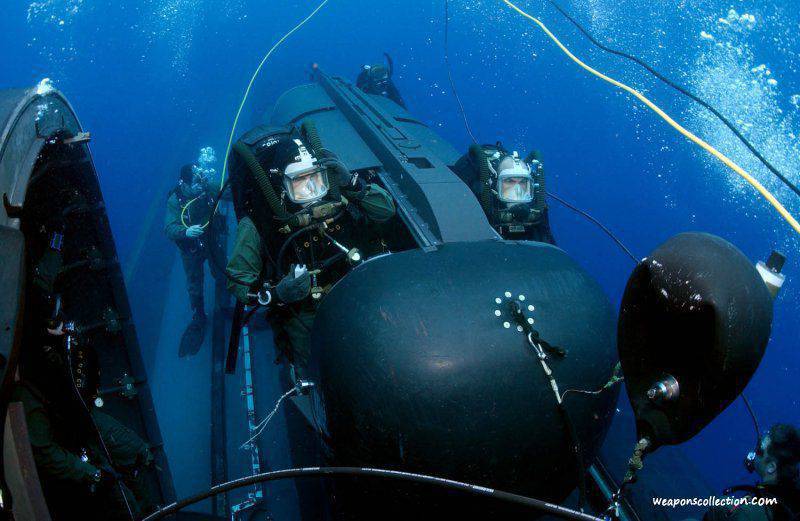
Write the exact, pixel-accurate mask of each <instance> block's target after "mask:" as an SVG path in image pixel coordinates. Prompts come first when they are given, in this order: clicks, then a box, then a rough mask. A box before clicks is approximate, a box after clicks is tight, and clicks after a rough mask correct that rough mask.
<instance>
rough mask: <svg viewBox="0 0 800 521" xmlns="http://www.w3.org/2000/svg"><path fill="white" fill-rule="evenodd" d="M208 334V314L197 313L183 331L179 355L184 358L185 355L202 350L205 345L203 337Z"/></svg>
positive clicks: (194, 353)
mask: <svg viewBox="0 0 800 521" xmlns="http://www.w3.org/2000/svg"><path fill="white" fill-rule="evenodd" d="M205 335H206V316H205V315H204V314H200V313H195V314H194V316H193V317H192V321H191V322H189V325H188V326H186V331H184V332H183V336H182V337H181V346H180V350H179V351H178V356H179V357H180V358H183V357H185V356H194V355H196V354H197V353H198V351H200V347H202V345H203V339H204V338H205Z"/></svg>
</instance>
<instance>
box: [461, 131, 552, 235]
mask: <svg viewBox="0 0 800 521" xmlns="http://www.w3.org/2000/svg"><path fill="white" fill-rule="evenodd" d="M452 170H453V171H454V172H455V173H456V175H458V177H459V178H461V180H462V181H464V183H466V184H467V186H469V188H470V190H472V192H473V193H474V194H475V196H476V197H477V198H478V201H479V202H480V204H481V207H482V208H483V211H484V212H485V213H486V217H488V219H489V224H491V225H492V227H493V228H494V229H495V230H497V232H498V233H499V234H500V235H501V236H502V237H503V238H504V239H508V240H528V241H538V242H546V243H549V244H555V243H556V241H555V239H554V238H553V233H552V232H551V231H550V218H549V215H548V208H547V202H546V201H545V174H544V166H543V165H542V159H541V155H540V153H539V152H538V151H534V152H531V153H530V154H529V155H528V156H527V157H526V158H525V159H524V160H522V159H520V157H519V155H518V154H517V152H513V153H509V152H508V151H507V150H506V149H505V148H504V147H503V145H502V144H501V143H499V142H498V143H497V144H494V145H472V146H471V147H470V148H469V151H468V152H467V153H466V154H464V155H463V156H461V158H459V160H458V161H457V162H456V164H455V165H454V166H453V167H452Z"/></svg>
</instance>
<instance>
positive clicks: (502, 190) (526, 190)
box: [497, 175, 533, 203]
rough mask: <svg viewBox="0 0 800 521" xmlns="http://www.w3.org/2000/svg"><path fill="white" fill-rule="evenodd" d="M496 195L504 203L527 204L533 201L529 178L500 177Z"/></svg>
mask: <svg viewBox="0 0 800 521" xmlns="http://www.w3.org/2000/svg"><path fill="white" fill-rule="evenodd" d="M497 182H498V185H499V186H498V189H497V194H498V197H499V198H500V200H501V201H503V202H506V203H527V202H530V201H532V200H533V195H532V191H531V178H530V176H524V177H521V176H514V175H507V176H504V175H501V176H500V178H499V179H498V181H497Z"/></svg>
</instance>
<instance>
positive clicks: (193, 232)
mask: <svg viewBox="0 0 800 521" xmlns="http://www.w3.org/2000/svg"><path fill="white" fill-rule="evenodd" d="M204 232H205V230H203V227H202V226H200V225H199V224H195V225H194V226H189V227H188V228H186V236H187V237H189V238H190V239H196V238H198V237H200V236H201V235H203V233H204Z"/></svg>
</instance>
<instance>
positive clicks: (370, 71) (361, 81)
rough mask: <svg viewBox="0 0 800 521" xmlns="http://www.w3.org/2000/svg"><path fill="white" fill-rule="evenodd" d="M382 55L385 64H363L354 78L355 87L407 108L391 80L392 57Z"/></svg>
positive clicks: (392, 70) (385, 54) (392, 71)
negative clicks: (384, 57) (384, 58)
mask: <svg viewBox="0 0 800 521" xmlns="http://www.w3.org/2000/svg"><path fill="white" fill-rule="evenodd" d="M383 55H384V56H386V65H382V64H375V65H368V64H367V65H364V67H363V68H362V69H361V72H360V73H359V74H358V78H356V87H357V88H359V89H361V90H363V91H364V92H366V93H367V94H377V95H379V96H383V97H385V98H389V99H390V100H392V101H394V102H395V103H397V104H398V105H400V106H401V107H403V108H407V107H406V103H405V101H403V97H402V96H400V91H399V90H397V86H395V84H394V81H392V76H393V73H394V64H393V63H392V58H391V57H390V56H389V55H388V54H387V53H383Z"/></svg>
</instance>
